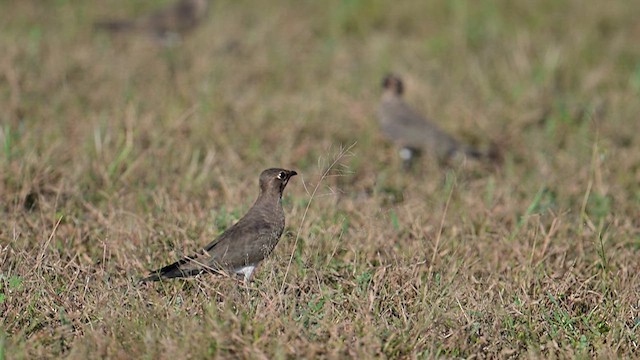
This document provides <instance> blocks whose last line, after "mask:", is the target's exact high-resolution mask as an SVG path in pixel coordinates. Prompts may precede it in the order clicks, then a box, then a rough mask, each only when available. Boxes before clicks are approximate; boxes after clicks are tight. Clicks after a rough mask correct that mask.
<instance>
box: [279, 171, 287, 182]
mask: <svg viewBox="0 0 640 360" xmlns="http://www.w3.org/2000/svg"><path fill="white" fill-rule="evenodd" d="M285 177H287V174H286V173H285V172H284V171H280V173H278V179H280V180H283V179H284V178H285Z"/></svg>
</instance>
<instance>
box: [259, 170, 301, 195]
mask: <svg viewBox="0 0 640 360" xmlns="http://www.w3.org/2000/svg"><path fill="white" fill-rule="evenodd" d="M296 175H298V173H297V172H295V171H294V170H285V169H277V168H273V169H267V170H265V171H263V172H262V174H260V194H261V195H262V194H277V195H279V196H282V192H283V191H284V188H285V187H286V186H287V183H288V182H289V179H291V177H293V176H296Z"/></svg>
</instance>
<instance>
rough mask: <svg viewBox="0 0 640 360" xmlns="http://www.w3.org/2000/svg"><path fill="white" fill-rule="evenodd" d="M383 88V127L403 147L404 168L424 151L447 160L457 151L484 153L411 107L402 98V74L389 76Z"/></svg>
mask: <svg viewBox="0 0 640 360" xmlns="http://www.w3.org/2000/svg"><path fill="white" fill-rule="evenodd" d="M382 87H383V88H384V92H383V94H382V100H381V102H380V106H379V108H378V120H379V124H380V128H381V130H382V133H383V134H384V135H385V136H386V137H387V138H388V139H389V140H391V141H392V142H393V143H395V144H396V145H398V146H399V147H400V157H401V158H402V160H403V163H404V166H405V168H410V167H411V165H412V161H413V158H414V157H416V156H418V155H420V154H421V152H422V151H426V152H430V153H432V154H434V155H435V156H436V157H437V158H438V160H440V162H444V163H446V162H447V161H448V160H449V159H451V158H452V157H453V156H454V155H456V154H458V153H461V154H464V155H466V156H468V157H471V158H475V159H478V158H481V157H482V156H483V154H482V153H481V152H480V151H478V150H476V149H474V148H472V147H470V146H467V145H464V144H461V143H459V142H458V141H456V140H455V139H454V138H452V137H451V136H449V135H448V134H447V133H445V132H444V131H443V130H441V129H440V128H439V127H438V126H437V125H436V124H434V123H432V122H430V121H429V120H427V119H425V118H423V117H422V116H420V115H419V114H418V113H417V112H415V111H414V110H413V109H412V108H410V107H409V106H408V105H407V104H406V103H405V102H404V100H403V99H402V93H403V92H404V85H403V83H402V80H401V79H400V78H399V77H397V76H395V75H388V76H386V77H385V78H384V80H383V81H382Z"/></svg>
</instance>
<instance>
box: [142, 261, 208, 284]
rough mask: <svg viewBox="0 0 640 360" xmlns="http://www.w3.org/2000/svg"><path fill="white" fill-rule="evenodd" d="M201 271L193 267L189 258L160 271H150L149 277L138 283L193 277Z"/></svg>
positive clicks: (201, 269)
mask: <svg viewBox="0 0 640 360" xmlns="http://www.w3.org/2000/svg"><path fill="white" fill-rule="evenodd" d="M202 271H203V268H202V267H200V266H194V264H193V263H192V261H191V259H190V258H184V259H181V260H178V261H176V262H174V263H173V264H170V265H167V266H165V267H163V268H161V269H158V270H154V271H152V272H151V273H150V274H149V276H147V277H146V278H143V279H141V280H140V282H141V283H142V282H148V281H159V280H161V279H172V278H177V277H187V276H194V275H197V274H199V273H201V272H202Z"/></svg>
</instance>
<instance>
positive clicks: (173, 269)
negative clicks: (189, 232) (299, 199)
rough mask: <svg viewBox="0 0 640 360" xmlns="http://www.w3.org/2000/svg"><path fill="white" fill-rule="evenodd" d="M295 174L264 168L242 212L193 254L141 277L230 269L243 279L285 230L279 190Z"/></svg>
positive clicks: (165, 276) (182, 275) (230, 271)
mask: <svg viewBox="0 0 640 360" xmlns="http://www.w3.org/2000/svg"><path fill="white" fill-rule="evenodd" d="M295 175H297V173H296V172H295V171H293V170H284V169H267V170H265V171H263V172H262V174H260V194H259V195H258V199H257V200H256V202H255V203H254V204H253V206H252V207H251V209H249V211H248V212H247V213H246V214H245V216H243V217H242V218H241V219H240V220H239V221H238V222H237V223H236V224H234V225H233V226H231V227H230V228H229V229H227V230H226V231H225V232H223V233H222V235H220V236H219V237H218V238H217V239H215V240H214V241H213V242H211V243H210V244H209V245H207V246H205V247H204V248H203V249H202V250H201V251H199V252H197V253H196V254H195V255H193V256H188V257H185V258H183V259H181V260H179V261H177V262H175V263H173V264H170V265H167V266H165V267H163V268H161V269H158V270H155V271H152V272H151V273H150V274H149V276H148V277H146V278H144V279H142V280H140V281H141V282H146V281H158V280H160V279H170V278H176V277H187V276H194V275H197V274H200V273H202V272H229V273H235V274H238V275H244V281H245V283H246V282H247V281H248V280H249V279H250V277H251V274H252V273H253V271H254V270H255V268H256V266H257V265H258V264H259V263H260V262H261V261H262V260H264V259H265V258H266V257H267V256H268V255H269V254H271V252H272V251H273V249H274V248H275V247H276V244H277V243H278V240H279V239H280V236H281V235H282V232H283V231H284V211H283V210H282V192H283V191H284V188H285V186H287V183H288V182H289V179H290V178H291V177H292V176H295Z"/></svg>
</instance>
